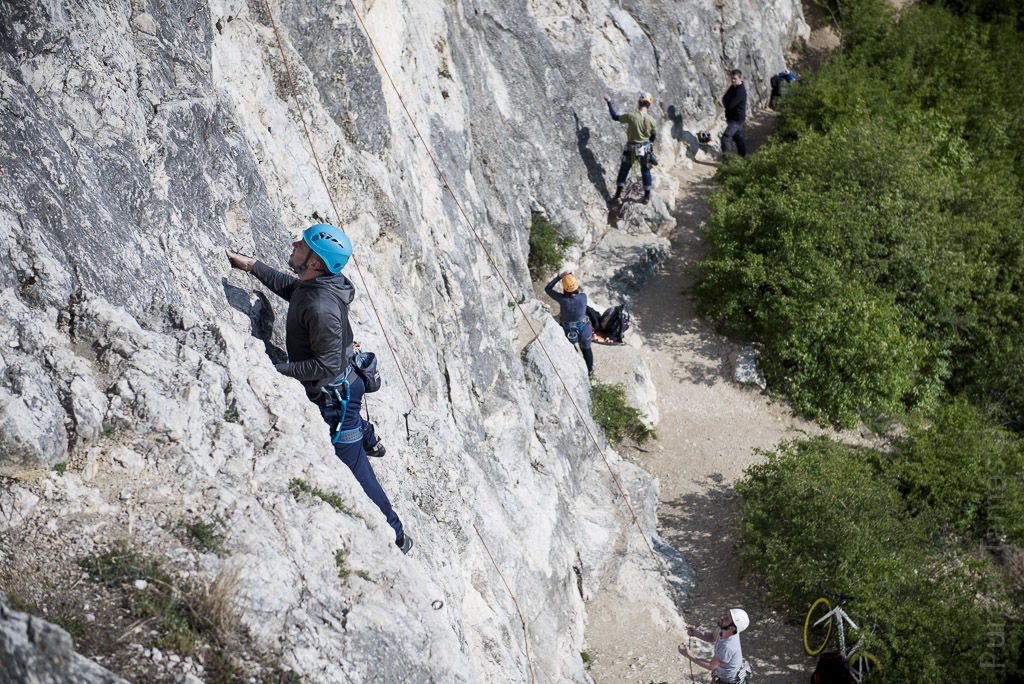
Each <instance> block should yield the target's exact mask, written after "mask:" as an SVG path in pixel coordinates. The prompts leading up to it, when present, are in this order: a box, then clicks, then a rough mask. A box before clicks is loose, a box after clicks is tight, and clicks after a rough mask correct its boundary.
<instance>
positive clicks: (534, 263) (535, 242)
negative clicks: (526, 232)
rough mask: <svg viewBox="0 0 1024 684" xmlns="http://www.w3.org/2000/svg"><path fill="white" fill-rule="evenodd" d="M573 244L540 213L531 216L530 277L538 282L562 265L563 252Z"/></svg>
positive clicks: (528, 262)
mask: <svg viewBox="0 0 1024 684" xmlns="http://www.w3.org/2000/svg"><path fill="white" fill-rule="evenodd" d="M574 242H575V240H573V239H572V238H571V237H562V236H561V235H559V232H558V227H557V226H555V224H553V223H551V222H550V221H548V220H547V219H546V218H545V217H544V215H543V214H541V213H540V212H536V211H535V212H533V213H532V214H531V222H530V255H529V257H528V258H527V266H529V269H530V277H531V278H533V279H534V280H539V279H541V278H543V277H545V276H546V275H547V273H548V272H549V271H553V270H555V269H557V268H558V267H559V266H561V265H562V259H564V258H565V251H566V250H567V249H568V248H569V247H570V246H572V244H573V243H574Z"/></svg>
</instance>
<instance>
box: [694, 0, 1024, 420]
mask: <svg viewBox="0 0 1024 684" xmlns="http://www.w3.org/2000/svg"><path fill="white" fill-rule="evenodd" d="M839 4H840V6H841V7H840V10H841V12H840V13H839V16H840V20H841V21H842V22H843V26H844V30H843V36H844V45H845V46H846V48H847V49H846V50H844V52H843V53H842V54H839V55H836V56H835V57H834V58H832V59H830V60H829V61H828V62H827V64H826V65H825V66H824V67H823V69H822V70H821V72H820V73H819V74H817V75H816V76H809V77H807V78H805V80H804V82H803V83H802V85H801V87H800V88H798V89H795V90H794V91H793V93H792V94H791V95H790V96H789V97H787V98H786V99H785V101H784V102H783V104H782V110H783V123H782V126H781V129H780V133H779V136H778V140H777V142H775V143H774V144H773V145H771V146H769V147H768V148H766V149H764V150H762V152H761V153H759V154H758V155H756V156H754V157H752V158H749V159H748V160H746V161H739V162H734V163H731V164H728V165H726V166H725V167H723V168H722V170H721V171H720V176H719V180H720V182H721V189H720V190H719V192H717V193H716V195H715V196H714V197H713V199H712V216H711V220H710V228H709V231H708V242H709V244H710V246H711V252H710V254H709V256H708V258H707V259H706V260H705V261H704V262H703V263H702V264H701V279H700V282H699V283H698V285H697V288H696V291H697V294H698V297H699V299H700V303H701V309H702V311H703V313H705V314H707V315H710V316H711V317H712V318H714V319H716V320H717V321H719V322H720V323H721V324H722V325H723V326H724V327H725V328H726V329H728V330H729V331H731V332H733V333H734V334H737V335H739V336H741V337H744V338H747V339H750V340H753V341H756V342H758V343H760V344H761V345H762V346H763V354H762V355H761V361H760V365H761V371H762V372H763V374H764V375H765V377H766V378H767V380H768V382H769V384H770V385H771V386H772V387H774V388H776V389H777V390H779V391H781V392H783V393H785V394H787V395H788V396H789V397H790V398H791V400H792V402H793V404H794V406H795V407H796V408H797V409H798V410H800V411H802V412H806V413H808V414H810V415H815V416H818V417H820V418H822V419H825V420H829V421H833V422H836V423H838V424H842V425H851V424H853V423H854V422H856V421H857V420H858V419H864V418H869V417H874V416H877V415H900V414H902V413H904V412H906V411H909V410H913V409H929V408H933V407H935V406H937V405H939V404H940V403H941V402H942V401H944V399H945V397H946V396H947V395H948V394H950V393H955V394H963V395H964V396H967V397H969V398H970V399H971V401H973V402H974V403H976V404H977V405H982V406H986V407H987V408H989V409H990V410H992V411H994V412H996V413H997V414H998V418H999V419H1000V420H1002V421H1004V422H1007V423H1009V424H1010V425H1012V426H1013V427H1014V428H1015V429H1021V428H1024V422H1022V421H1024V418H1022V416H1024V221H1021V217H1022V216H1024V162H1022V155H1021V152H1020V143H1021V140H1022V136H1024V91H1022V90H1021V89H1020V88H1018V87H1017V84H1016V80H1017V78H1018V74H1019V73H1020V72H1021V69H1022V68H1024V47H1022V45H1024V40H1022V35H1021V33H1020V32H1019V31H1017V30H1016V29H1015V27H1014V25H1013V24H1012V23H1011V22H1005V21H1004V22H1001V23H996V24H985V23H981V22H979V21H978V20H976V19H974V18H971V17H968V16H957V15H954V14H953V13H951V12H949V11H947V10H945V9H942V8H937V7H915V8H909V9H906V10H904V11H903V12H902V13H901V14H900V15H899V18H898V19H896V18H895V17H894V16H893V15H891V14H890V10H887V9H885V7H884V5H885V3H881V2H877V1H875V0H865V1H862V2H854V3H848V2H844V3H839Z"/></svg>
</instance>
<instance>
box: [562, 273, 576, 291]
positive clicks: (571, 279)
mask: <svg viewBox="0 0 1024 684" xmlns="http://www.w3.org/2000/svg"><path fill="white" fill-rule="evenodd" d="M578 289H580V281H579V280H577V279H576V276H574V275H573V274H572V273H566V274H565V275H564V276H562V292H564V293H566V294H572V293H573V292H575V291H576V290H578Z"/></svg>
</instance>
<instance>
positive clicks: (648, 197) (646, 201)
mask: <svg viewBox="0 0 1024 684" xmlns="http://www.w3.org/2000/svg"><path fill="white" fill-rule="evenodd" d="M650 203H651V191H650V190H648V191H647V192H645V193H644V204H650Z"/></svg>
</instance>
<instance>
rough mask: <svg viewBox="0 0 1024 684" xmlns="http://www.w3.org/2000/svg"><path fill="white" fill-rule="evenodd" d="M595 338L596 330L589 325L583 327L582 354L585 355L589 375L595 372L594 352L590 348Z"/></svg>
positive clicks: (584, 359)
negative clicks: (592, 339)
mask: <svg viewBox="0 0 1024 684" xmlns="http://www.w3.org/2000/svg"><path fill="white" fill-rule="evenodd" d="M593 336H594V329H593V328H592V327H591V326H590V324H589V323H587V324H585V325H584V326H583V329H582V330H581V331H580V353H582V354H583V361H584V362H585V363H586V364H587V373H593V372H594V352H593V350H592V349H591V348H590V346H591V344H592V343H591V341H590V340H591V338H592V337H593Z"/></svg>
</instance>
